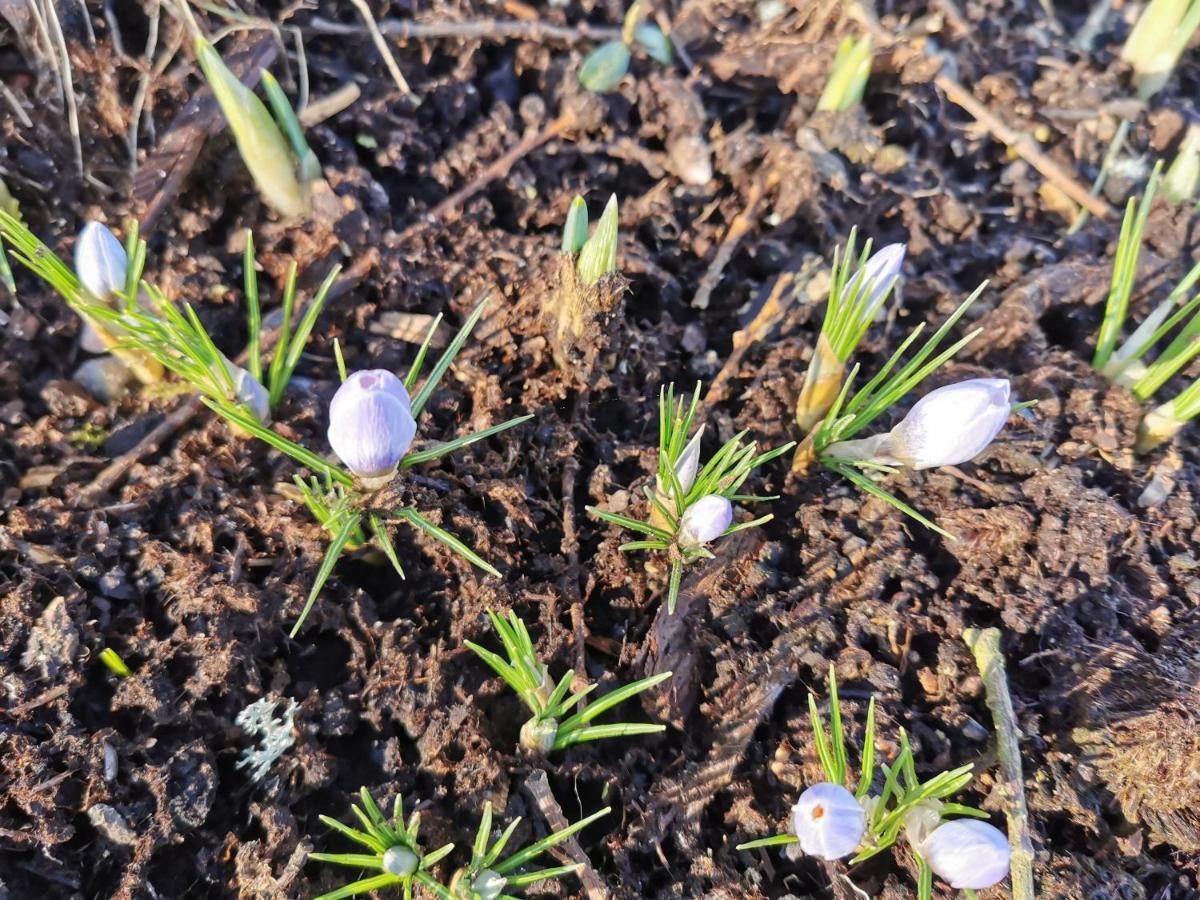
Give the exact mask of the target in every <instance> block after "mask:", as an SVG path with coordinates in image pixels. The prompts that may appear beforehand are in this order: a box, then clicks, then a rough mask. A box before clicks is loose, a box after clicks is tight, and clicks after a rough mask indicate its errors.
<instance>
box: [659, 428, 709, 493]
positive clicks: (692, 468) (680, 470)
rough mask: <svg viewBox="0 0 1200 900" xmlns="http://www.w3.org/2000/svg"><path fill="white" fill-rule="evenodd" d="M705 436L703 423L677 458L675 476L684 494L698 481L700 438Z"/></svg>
mask: <svg viewBox="0 0 1200 900" xmlns="http://www.w3.org/2000/svg"><path fill="white" fill-rule="evenodd" d="M703 436H704V426H703V425H701V426H700V429H699V430H698V431H697V432H696V433H695V434H694V435H693V436H692V439H691V440H690V441H688V443H687V446H686V447H684V448H683V452H682V453H680V454H679V459H677V460H675V477H676V478H677V479H678V480H679V486H680V487H681V488H683V492H684V494H686V493H687V492H688V491H689V490H691V488H692V485H693V484H695V483H696V473H697V472H699V471H700V438H701V437H703ZM669 490H670V488H669V487H668V491H669Z"/></svg>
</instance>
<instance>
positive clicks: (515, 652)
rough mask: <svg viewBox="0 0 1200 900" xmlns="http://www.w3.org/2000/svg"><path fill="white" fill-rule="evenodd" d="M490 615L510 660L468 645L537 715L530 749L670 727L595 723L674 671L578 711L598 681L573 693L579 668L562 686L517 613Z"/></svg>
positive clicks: (525, 729) (524, 738)
mask: <svg viewBox="0 0 1200 900" xmlns="http://www.w3.org/2000/svg"><path fill="white" fill-rule="evenodd" d="M488 617H489V618H490V619H491V620H492V627H493V628H494V629H495V630H496V634H497V635H498V636H499V637H500V643H502V644H503V645H504V653H505V656H507V659H505V658H504V657H502V656H500V655H499V654H497V653H493V652H492V651H491V650H488V649H486V648H484V647H481V646H479V645H478V644H476V643H473V642H471V641H467V642H466V644H467V646H468V647H470V648H471V649H472V650H474V651H475V653H476V654H477V655H478V656H479V658H480V659H482V660H483V661H484V662H485V663H487V664H488V665H489V666H491V668H492V670H493V671H494V672H495V673H496V674H497V675H499V676H500V677H501V678H502V679H504V681H505V683H506V684H507V685H508V686H509V687H511V688H512V689H513V690H514V691H516V692H517V696H519V697H520V698H521V701H522V702H523V703H524V704H525V705H526V706H527V707H529V711H530V712H532V713H533V717H532V718H531V719H530V720H529V721H528V722H526V723H525V724H524V725H523V726H522V727H521V746H522V747H524V748H525V749H527V750H533V751H540V752H543V753H548V752H550V751H551V750H563V749H566V748H567V747H570V746H571V745H572V744H579V743H583V742H584V741H598V740H602V739H604V738H615V737H628V736H630V735H635V734H657V733H658V732H660V731H665V730H666V726H665V725H649V724H641V723H632V722H622V723H618V724H615V725H592V724H591V722H592V720H593V719H595V718H596V717H598V716H600V715H601V714H603V713H605V712H607V711H608V710H610V709H612V708H613V707H614V706H616V705H617V704H618V703H621V702H622V701H625V700H628V699H629V698H630V697H634V696H637V695H638V694H640V693H642V691H646V690H649V689H650V688H652V687H654V686H655V685H656V684H659V683H660V682H663V681H665V680H667V679H668V678H670V677H671V673H670V672H660V673H659V674H657V675H651V676H650V677H648V678H642V679H641V680H639V681H635V682H633V683H632V684H627V685H625V687H622V688H617V689H616V690H615V691H610V692H609V693H607V694H605V695H604V696H603V697H600V698H598V699H596V700H593V701H592V702H591V703H590V704H588V705H587V706H586V707H584V708H582V709H579V710H577V711H576V712H574V713H572V710H573V709H575V708H576V707H577V706H579V703H580V701H581V700H583V698H584V697H586V696H588V695H589V694H590V693H591V692H592V691H593V690H595V688H596V685H594V684H590V685H588V686H587V687H585V688H583V689H581V690H578V691H575V692H574V693H571V685H572V684H573V682H574V680H575V671H574V669H572V670H570V671H568V672H567V674H565V675H564V676H563V677H562V678H561V679H560V680H559V682H558V684H557V685H556V684H555V683H554V682H553V681H552V680H551V679H550V672H549V670H548V669H547V668H546V666H545V664H544V663H543V662H542V661H541V660H540V659H538V655H537V651H536V650H534V647H533V641H532V639H531V638H530V637H529V630H528V629H527V628H526V627H525V623H524V622H522V621H521V620H520V618H518V617H517V614H516V613H515V612H509V614H508V618H507V619H505V618H503V617H501V616H498V615H496V614H495V613H494V612H492V611H491V610H488Z"/></svg>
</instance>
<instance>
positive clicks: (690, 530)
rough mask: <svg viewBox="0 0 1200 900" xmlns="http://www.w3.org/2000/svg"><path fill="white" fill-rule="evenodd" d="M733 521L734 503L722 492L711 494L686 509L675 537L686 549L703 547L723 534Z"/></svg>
mask: <svg viewBox="0 0 1200 900" xmlns="http://www.w3.org/2000/svg"><path fill="white" fill-rule="evenodd" d="M732 521H733V504H731V503H730V502H729V501H728V500H727V499H726V498H724V497H722V496H721V495H720V494H709V495H708V496H707V497H701V498H700V499H699V500H697V501H696V502H695V503H693V504H692V505H691V506H689V507H688V508H687V509H686V510H685V511H684V513H683V517H682V518H681V519H680V520H679V530H678V531H677V532H676V535H675V539H676V541H677V542H678V543H679V546H680V547H683V548H685V549H688V548H694V547H703V546H704V545H705V544H707V543H710V542H711V541H715V540H716V539H717V538H719V537H720V536H721V535H723V534H724V533H725V529H727V528H728V527H729V523H730V522H732Z"/></svg>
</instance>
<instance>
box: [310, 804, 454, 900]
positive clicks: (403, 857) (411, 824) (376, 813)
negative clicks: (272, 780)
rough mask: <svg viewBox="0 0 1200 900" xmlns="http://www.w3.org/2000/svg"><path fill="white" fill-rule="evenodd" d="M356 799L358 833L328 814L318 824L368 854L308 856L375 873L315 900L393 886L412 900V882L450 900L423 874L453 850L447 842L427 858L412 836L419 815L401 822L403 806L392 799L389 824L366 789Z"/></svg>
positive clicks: (338, 897) (341, 896)
mask: <svg viewBox="0 0 1200 900" xmlns="http://www.w3.org/2000/svg"><path fill="white" fill-rule="evenodd" d="M360 796H361V798H362V806H359V805H358V804H357V803H355V804H352V805H351V808H352V809H353V810H354V815H355V816H356V817H357V818H358V821H359V822H360V823H361V824H362V826H363V830H361V831H360V830H358V829H357V828H351V827H350V826H349V825H343V824H342V823H341V822H339V821H338V820H337V819H333V818H331V817H329V816H321V821H322V822H324V823H325V824H326V825H328V826H329V827H330V828H332V829H334V830H335V831H339V832H341V833H342V834H343V835H345V836H346V837H348V838H350V840H352V841H355V842H356V843H359V844H362V846H364V847H366V848H367V849H368V850H369V851H370V852H369V853H310V854H309V855H308V858H309V859H315V860H317V861H318V862H328V863H335V864H336V865H339V866H348V867H350V868H352V869H370V870H372V871H375V872H378V873H379V874H378V875H373V876H371V877H369V878H363V879H360V880H359V881H355V882H352V883H351V884H348V885H346V886H345V887H343V888H339V889H338V890H336V891H330V892H329V893H327V894H322V895H321V896H320V897H318V898H317V900H341V898H343V897H353V896H355V895H357V894H366V893H369V892H371V891H377V890H382V889H384V888H389V887H395V886H397V885H399V886H400V887H401V888H402V889H403V891H404V898H405V900H412V896H413V885H414V884H419V885H421V886H422V887H425V888H427V889H428V890H429V891H430V892H432V893H433V894H434V896H436V897H440V898H442V900H454V898H453V895H452V894H451V893H450V892H449V891H448V890H447V889H446V888H445V887H443V886H442V885H441V884H440V883H438V881H437V880H436V879H434V878H433V877H432V876H431V875H429V873H428V870H429V869H430V868H432V867H433V866H434V865H436V864H437V863H438V862H439V861H441V860H442V859H444V858H445V857H446V856H447V855H448V854H449V853H450V851H452V850H453V849H454V845H453V844H446V845H445V846H443V847H439V848H438V849H437V850H434V851H433V852H432V853H430V854H428V855H427V854H425V853H424V852H423V851H422V850H421V847H420V845H419V844H418V843H417V832H418V831H419V829H420V827H421V814H420V813H419V812H414V813H413V814H412V815H411V816H410V817H409V819H408V823H407V824H405V822H404V802H403V800H402V798H401V797H399V796H397V797H396V803H395V806H394V807H393V811H392V820H391V822H390V823H389V822H388V819H387V816H385V815H384V814H383V811H382V810H381V809H380V808H379V806H378V805H377V804H376V803H375V800H374V799H373V798H372V797H371V794H370V792H369V791H368V790H367V789H366V788H363V789H362V791H361V793H360Z"/></svg>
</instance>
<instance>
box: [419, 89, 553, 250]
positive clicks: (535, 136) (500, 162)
mask: <svg viewBox="0 0 1200 900" xmlns="http://www.w3.org/2000/svg"><path fill="white" fill-rule="evenodd" d="M574 124H575V114H574V113H573V112H571V111H569V110H568V111H567V112H565V113H563V114H562V115H560V116H559V117H558V118H557V119H555V120H554V121H552V122H551V123H550V124H548V125H547V126H546V127H545V128H543V129H542V130H541V131H532V132H530V133H529V134H526V135H525V136H524V137H523V138H521V140H520V141H518V142H517V143H516V144H515V145H514V146H513V147H512V149H511V150H508V151H507V152H506V153H504V155H502V156H501V157H500V158H499V159H497V160H496V161H495V162H493V163H492V164H491V165H489V166H488V167H487V168H486V169H484V170H483V171H482V172H481V173H480V174H479V176H478V177H476V178H475V179H474V180H472V181H471V182H469V183H468V184H466V185H464V186H463V187H461V188H459V189H458V190H457V191H455V192H454V193H453V194H451V195H450V196H449V197H447V198H446V199H445V200H443V201H442V202H441V203H439V204H438V205H437V206H435V207H434V208H433V209H431V210H430V211H429V212H427V213H425V215H423V216H422V217H421V218H420V220H418V221H416V222H414V223H413V224H412V225H409V226H408V227H407V228H405V229H404V230H403V231H402V232H400V235H399V240H401V241H404V240H407V239H408V238H410V237H412V236H413V235H414V234H416V233H417V232H418V231H420V230H421V229H422V228H424V227H425V226H427V225H431V224H433V223H434V222H437V221H438V220H439V219H441V218H442V217H443V216H445V215H446V213H448V212H450V211H451V210H453V209H457V208H458V207H460V206H462V205H463V203H464V202H466V201H467V200H469V199H471V198H472V197H474V196H475V195H476V194H478V193H479V192H480V191H482V190H483V189H484V188H485V187H487V186H488V185H489V184H491V183H492V182H493V181H495V180H496V179H497V178H503V177H504V176H505V175H507V174H508V173H509V170H510V169H512V167H513V166H514V165H515V164H516V162H517V160H519V159H521V157H523V156H526V155H527V154H529V153H532V152H533V151H534V150H536V149H537V148H538V147H540V146H542V144H544V143H546V142H547V141H549V140H552V139H553V138H556V137H558V136H559V135H561V134H563V132H565V131H567V130H568V129H570V128H571V126H573V125H574Z"/></svg>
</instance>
